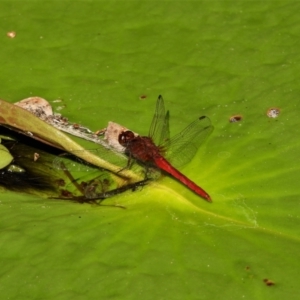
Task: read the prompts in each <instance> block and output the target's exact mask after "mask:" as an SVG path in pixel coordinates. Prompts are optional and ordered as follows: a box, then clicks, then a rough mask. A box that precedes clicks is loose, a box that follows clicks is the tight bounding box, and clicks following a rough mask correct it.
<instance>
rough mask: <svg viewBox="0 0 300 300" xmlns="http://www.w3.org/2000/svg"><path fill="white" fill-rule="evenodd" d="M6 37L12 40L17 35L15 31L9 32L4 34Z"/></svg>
mask: <svg viewBox="0 0 300 300" xmlns="http://www.w3.org/2000/svg"><path fill="white" fill-rule="evenodd" d="M6 35H7V36H8V37H9V38H11V39H13V38H15V37H16V35H17V34H16V32H15V31H9V32H7V33H6Z"/></svg>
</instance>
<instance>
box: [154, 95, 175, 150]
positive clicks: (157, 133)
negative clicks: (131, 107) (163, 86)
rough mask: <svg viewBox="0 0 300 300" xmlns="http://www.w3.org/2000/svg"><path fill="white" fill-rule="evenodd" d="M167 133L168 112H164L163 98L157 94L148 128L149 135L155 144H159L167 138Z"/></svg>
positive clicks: (168, 132)
mask: <svg viewBox="0 0 300 300" xmlns="http://www.w3.org/2000/svg"><path fill="white" fill-rule="evenodd" d="M169 134H170V131H169V112H167V113H165V105H164V99H163V97H162V96H161V95H159V96H158V99H157V102H156V108H155V113H154V116H153V119H152V122H151V126H150V130H149V137H151V138H152V140H153V141H154V143H155V144H156V145H160V144H162V143H163V142H164V141H166V140H167V139H168V138H169Z"/></svg>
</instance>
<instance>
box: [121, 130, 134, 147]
mask: <svg viewBox="0 0 300 300" xmlns="http://www.w3.org/2000/svg"><path fill="white" fill-rule="evenodd" d="M134 138H135V136H134V133H133V132H132V131H129V130H127V131H124V132H122V133H120V134H119V138H118V140H119V143H120V144H121V145H122V146H123V147H127V145H128V143H129V142H131V141H132V140H133V139H134Z"/></svg>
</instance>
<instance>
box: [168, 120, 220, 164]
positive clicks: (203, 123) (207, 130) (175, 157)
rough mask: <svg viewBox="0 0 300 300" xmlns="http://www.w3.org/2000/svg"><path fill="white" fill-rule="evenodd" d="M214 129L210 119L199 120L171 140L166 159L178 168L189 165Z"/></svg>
mask: <svg viewBox="0 0 300 300" xmlns="http://www.w3.org/2000/svg"><path fill="white" fill-rule="evenodd" d="M213 129H214V127H213V126H212V125H211V122H210V119H209V118H208V117H205V116H202V117H200V118H198V119H197V120H195V121H194V122H192V123H191V124H190V125H189V126H187V127H186V128H185V129H184V130H183V131H181V132H180V133H178V134H177V135H175V136H174V137H173V138H171V140H170V142H169V144H170V145H169V148H168V151H167V152H166V155H165V157H166V158H167V159H168V160H169V161H170V162H171V164H172V165H173V166H174V167H176V168H178V167H181V166H183V165H185V164H187V163H188V162H190V161H191V159H192V158H193V157H194V156H195V154H196V152H197V151H198V149H199V147H200V146H201V144H202V143H203V142H204V141H205V140H206V138H207V137H208V136H209V135H210V134H211V133H212V131H213ZM163 146H164V145H163Z"/></svg>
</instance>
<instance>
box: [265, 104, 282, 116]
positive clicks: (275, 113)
mask: <svg viewBox="0 0 300 300" xmlns="http://www.w3.org/2000/svg"><path fill="white" fill-rule="evenodd" d="M279 114H280V109H279V108H276V107H272V108H269V109H268V110H267V116H268V117H269V118H277V117H278V116H279Z"/></svg>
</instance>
